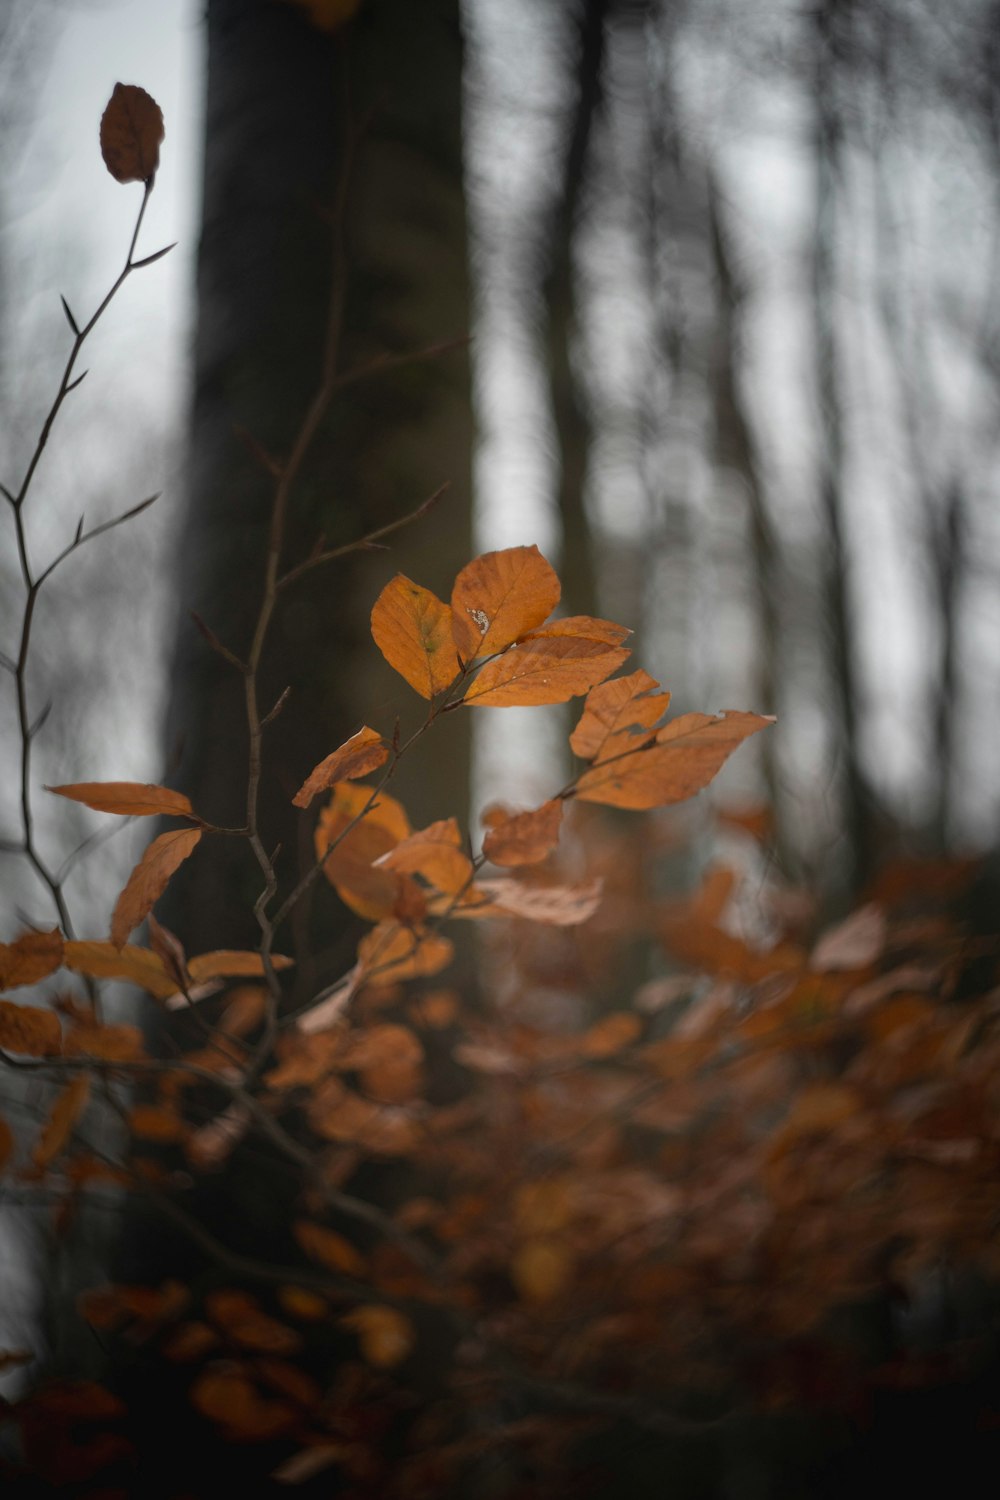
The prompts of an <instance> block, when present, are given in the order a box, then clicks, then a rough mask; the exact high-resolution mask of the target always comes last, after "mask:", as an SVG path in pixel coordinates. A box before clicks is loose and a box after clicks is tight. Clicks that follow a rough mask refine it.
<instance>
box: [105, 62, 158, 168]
mask: <svg viewBox="0 0 1000 1500" xmlns="http://www.w3.org/2000/svg"><path fill="white" fill-rule="evenodd" d="M163 135H164V131H163V111H162V110H161V109H160V106H159V105H158V104H157V102H156V100H155V99H153V98H151V97H150V95H149V94H147V93H146V90H145V89H141V88H139V87H138V86H137V85H136V84H134V83H116V84H115V87H114V92H113V93H112V95H111V98H110V100H109V101H108V104H107V107H106V109H105V111H104V113H103V115H102V116H101V156H102V157H103V158H104V165H105V166H106V167H107V169H108V171H109V172H110V173H111V175H112V177H113V178H114V179H115V180H116V182H149V180H150V179H151V178H152V176H153V174H154V173H155V171H156V169H157V167H158V166H159V164H160V142H161V141H162V140H163Z"/></svg>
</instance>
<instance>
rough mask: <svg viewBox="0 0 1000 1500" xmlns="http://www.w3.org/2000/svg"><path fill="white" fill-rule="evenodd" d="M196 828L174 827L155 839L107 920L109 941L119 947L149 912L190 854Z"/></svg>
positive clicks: (197, 834) (197, 838)
mask: <svg viewBox="0 0 1000 1500" xmlns="http://www.w3.org/2000/svg"><path fill="white" fill-rule="evenodd" d="M200 840H201V829H200V828H174V829H171V830H170V831H169V832H168V833H161V834H160V836H159V838H155V839H154V840H153V842H152V843H151V844H150V846H149V848H148V849H147V850H146V852H145V854H144V855H143V856H142V858H141V859H140V861H139V863H138V864H137V865H136V867H135V869H134V870H133V871H132V873H131V875H130V876H129V878H128V882H127V884H126V886H125V889H124V890H123V891H122V893H121V895H120V896H119V897H118V900H117V902H116V903H115V909H114V913H113V915H112V917H111V942H112V944H113V945H114V947H116V948H123V947H124V946H125V943H126V941H127V939H128V935H129V933H130V932H131V931H132V929H133V928H135V927H138V925H139V923H140V922H141V921H142V920H143V918H144V917H146V916H147V915H148V914H149V912H151V911H152V909H153V907H154V906H155V905H156V902H157V901H158V900H159V899H160V897H161V896H162V895H163V892H164V891H165V890H166V888H167V885H168V883H169V881H170V877H171V875H172V874H173V873H174V871H175V870H176V869H177V867H178V866H179V865H181V864H183V863H184V861H185V860H186V859H187V858H188V857H189V855H191V854H193V853H194V851H195V848H196V847H197V845H198V843H199V842H200Z"/></svg>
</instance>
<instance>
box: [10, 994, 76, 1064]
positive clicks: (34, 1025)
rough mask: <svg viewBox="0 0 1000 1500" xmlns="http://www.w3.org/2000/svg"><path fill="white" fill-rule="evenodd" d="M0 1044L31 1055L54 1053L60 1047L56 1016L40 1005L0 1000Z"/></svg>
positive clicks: (59, 1028)
mask: <svg viewBox="0 0 1000 1500" xmlns="http://www.w3.org/2000/svg"><path fill="white" fill-rule="evenodd" d="M0 1047H3V1048H4V1049H5V1051H7V1052H23V1053H25V1054H27V1055H28V1056H30V1057H57V1056H58V1055H59V1053H60V1052H61V1051H62V1026H61V1025H60V1024H59V1017H58V1016H57V1015H56V1013H55V1011H52V1010H43V1009H42V1007H41V1006H40V1005H15V1004H14V1002H13V1000H0Z"/></svg>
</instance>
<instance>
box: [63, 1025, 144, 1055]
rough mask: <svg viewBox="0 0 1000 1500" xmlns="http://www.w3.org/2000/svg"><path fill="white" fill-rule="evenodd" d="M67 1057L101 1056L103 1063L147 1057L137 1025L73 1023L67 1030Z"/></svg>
mask: <svg viewBox="0 0 1000 1500" xmlns="http://www.w3.org/2000/svg"><path fill="white" fill-rule="evenodd" d="M65 1052H66V1056H67V1057H79V1056H80V1055H81V1054H83V1055H85V1056H87V1057H100V1058H103V1059H104V1061H105V1062H136V1061H138V1060H139V1059H141V1058H144V1057H145V1056H146V1049H145V1047H144V1046H143V1040H142V1032H141V1031H140V1030H139V1028H138V1026H75V1027H74V1028H73V1030H72V1031H70V1032H68V1033H67V1036H66V1046H65Z"/></svg>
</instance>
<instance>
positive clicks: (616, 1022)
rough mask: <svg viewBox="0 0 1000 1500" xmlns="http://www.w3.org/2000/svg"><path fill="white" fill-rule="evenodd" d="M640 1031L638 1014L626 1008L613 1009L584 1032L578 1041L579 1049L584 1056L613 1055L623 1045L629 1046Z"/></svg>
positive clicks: (640, 1023)
mask: <svg viewBox="0 0 1000 1500" xmlns="http://www.w3.org/2000/svg"><path fill="white" fill-rule="evenodd" d="M641 1031H642V1022H641V1020H640V1019H639V1017H638V1016H636V1015H633V1014H632V1012H631V1011H627V1010H613V1011H612V1012H611V1014H610V1015H608V1016H603V1017H602V1018H601V1020H600V1021H597V1022H595V1024H594V1025H593V1026H591V1027H590V1029H589V1030H588V1031H585V1032H584V1034H583V1036H582V1037H581V1038H580V1041H579V1047H580V1051H581V1052H582V1054H583V1056H584V1057H593V1058H599V1057H613V1056H614V1055H615V1053H616V1052H620V1051H621V1050H622V1048H623V1047H630V1046H631V1045H632V1043H633V1042H634V1041H635V1039H636V1037H637V1036H638V1035H639V1033H640V1032H641Z"/></svg>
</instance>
